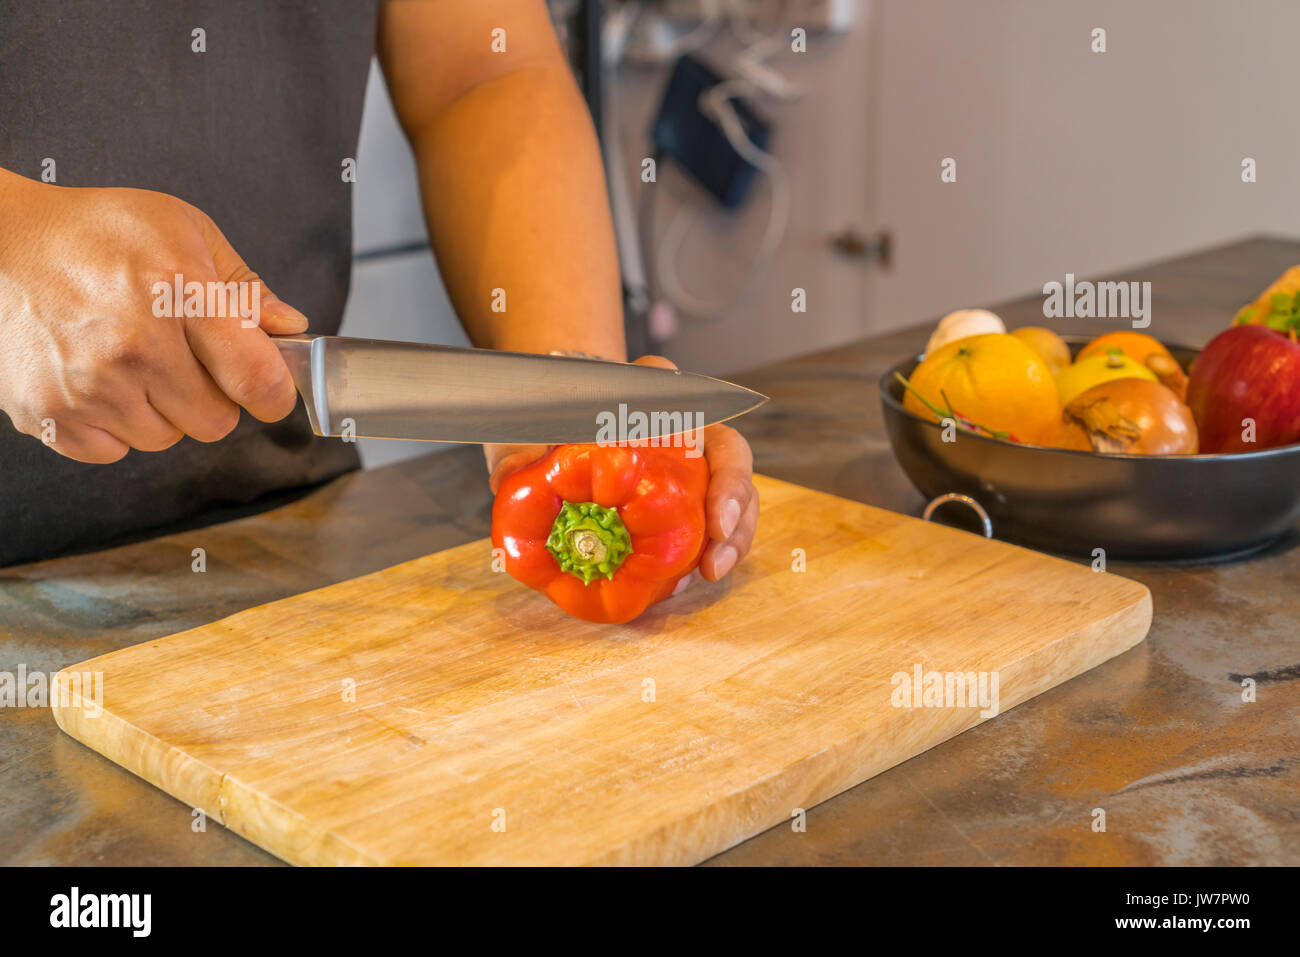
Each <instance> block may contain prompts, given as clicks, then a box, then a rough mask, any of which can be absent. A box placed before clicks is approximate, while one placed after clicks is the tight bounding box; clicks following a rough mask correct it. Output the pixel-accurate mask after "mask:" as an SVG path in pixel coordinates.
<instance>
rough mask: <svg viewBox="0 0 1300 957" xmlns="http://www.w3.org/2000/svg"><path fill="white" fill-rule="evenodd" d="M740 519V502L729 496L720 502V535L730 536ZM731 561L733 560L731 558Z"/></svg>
mask: <svg viewBox="0 0 1300 957" xmlns="http://www.w3.org/2000/svg"><path fill="white" fill-rule="evenodd" d="M739 521H740V503H739V502H737V501H736V500H735V499H734V498H729V499H727V500H726V501H725V502H723V503H722V537H723V538H730V537H731V533H732V532H734V531H735V530H736V523H737V522H739ZM732 561H735V559H734V558H733V559H732Z"/></svg>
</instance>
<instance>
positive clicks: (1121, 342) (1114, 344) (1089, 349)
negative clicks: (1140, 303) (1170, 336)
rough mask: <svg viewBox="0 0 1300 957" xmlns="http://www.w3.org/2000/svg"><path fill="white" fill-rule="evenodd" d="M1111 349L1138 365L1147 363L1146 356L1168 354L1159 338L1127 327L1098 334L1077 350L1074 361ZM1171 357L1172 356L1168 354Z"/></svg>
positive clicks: (1098, 354) (1102, 354)
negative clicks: (1130, 330)
mask: <svg viewBox="0 0 1300 957" xmlns="http://www.w3.org/2000/svg"><path fill="white" fill-rule="evenodd" d="M1111 349H1118V350H1119V351H1120V352H1122V353H1124V355H1126V356H1128V357H1129V358H1130V359H1132V360H1133V361H1134V362H1136V363H1137V364H1138V365H1140V366H1143V365H1146V363H1147V356H1149V355H1153V354H1160V355H1166V356H1168V355H1169V350H1168V349H1166V348H1165V347H1164V345H1163V344H1162V343H1161V342H1160V340H1159V339H1156V338H1154V337H1152V336H1148V335H1146V334H1145V333H1142V332H1129V331H1128V330H1127V329H1124V330H1121V331H1119V332H1108V333H1106V334H1105V335H1104V336H1098V337H1097V338H1096V339H1093V340H1092V342H1090V343H1088V344H1087V345H1086V346H1084V347H1083V348H1082V349H1080V350H1079V354H1078V355H1077V356H1075V357H1074V361H1075V362H1078V361H1079V360H1080V359H1087V358H1088V357H1089V356H1104V355H1106V353H1108V352H1109V351H1110V350H1111ZM1170 358H1171V359H1172V358H1173V356H1170Z"/></svg>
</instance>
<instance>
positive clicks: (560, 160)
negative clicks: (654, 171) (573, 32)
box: [412, 60, 626, 359]
mask: <svg viewBox="0 0 1300 957" xmlns="http://www.w3.org/2000/svg"><path fill="white" fill-rule="evenodd" d="M412 145H413V147H414V149H415V154H416V162H417V166H418V169H419V177H420V191H421V194H422V196H423V197H424V199H423V202H424V214H425V220H426V222H427V223H428V227H429V234H430V237H431V239H432V243H433V247H434V251H435V253H436V255H437V258H438V263H439V267H440V270H441V272H442V275H443V279H444V282H445V284H446V287H447V291H448V293H449V294H450V297H451V301H452V304H453V306H454V307H455V309H456V312H457V314H458V315H459V317H460V320H461V322H462V323H463V324H464V326H465V328H466V331H467V332H468V333H469V335H470V338H471V339H472V340H473V341H474V342H475V344H477V345H480V346H485V347H490V348H494V349H505V350H509V351H514V352H549V351H551V350H553V349H564V350H576V351H581V352H589V353H594V354H597V355H600V356H604V357H607V358H612V359H624V358H626V346H625V344H624V338H623V315H622V294H621V290H620V280H619V270H618V257H617V253H616V248H615V244H614V235H613V227H612V224H611V221H610V213H609V204H608V200H607V197H606V192H605V179H604V171H603V169H602V167H601V161H600V150H599V147H598V144H597V141H596V136H595V131H594V130H593V128H592V124H591V121H590V118H589V117H588V115H587V111H586V107H585V105H584V103H583V101H582V98H581V96H580V95H579V93H578V90H577V88H576V87H575V85H574V83H573V80H572V78H571V77H570V76H569V75H568V72H567V69H566V68H565V66H564V65H563V63H562V61H558V60H556V61H542V62H539V63H537V64H536V65H528V66H524V67H522V68H520V69H518V70H515V71H513V72H510V73H506V74H504V75H502V76H499V77H496V78H494V79H491V80H489V81H487V82H485V83H483V84H481V85H479V86H476V87H474V88H473V89H471V90H470V91H468V92H467V93H466V94H464V95H463V96H461V97H459V98H458V99H457V100H455V101H454V102H453V103H451V104H450V105H449V106H447V107H446V108H445V109H443V110H441V111H439V113H438V114H437V115H436V116H434V117H433V118H431V119H430V120H429V122H428V123H426V124H425V126H424V128H423V129H421V130H419V131H418V132H416V133H415V135H413V136H412Z"/></svg>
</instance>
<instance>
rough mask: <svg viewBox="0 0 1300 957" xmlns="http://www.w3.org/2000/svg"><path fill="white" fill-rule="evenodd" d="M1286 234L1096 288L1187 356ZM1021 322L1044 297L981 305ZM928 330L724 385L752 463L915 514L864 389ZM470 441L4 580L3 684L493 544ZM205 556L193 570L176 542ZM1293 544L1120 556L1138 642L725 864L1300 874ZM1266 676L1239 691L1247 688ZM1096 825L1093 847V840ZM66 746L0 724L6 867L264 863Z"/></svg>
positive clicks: (42, 732)
mask: <svg viewBox="0 0 1300 957" xmlns="http://www.w3.org/2000/svg"><path fill="white" fill-rule="evenodd" d="M1297 262H1300V242H1293V241H1282V240H1276V239H1264V238H1259V239H1250V240H1246V241H1243V242H1239V243H1234V244H1231V245H1227V246H1223V247H1220V248H1218V249H1214V250H1208V251H1205V252H1202V253H1198V254H1195V255H1190V256H1184V257H1180V258H1177V259H1172V260H1167V261H1164V262H1161V263H1156V264H1151V265H1147V266H1142V267H1139V268H1135V269H1130V270H1126V271H1124V272H1123V273H1118V274H1115V275H1112V276H1107V277H1104V278H1109V279H1136V280H1145V281H1150V282H1151V283H1152V295H1153V323H1152V326H1151V328H1150V330H1149V331H1150V332H1152V333H1153V334H1155V335H1157V336H1158V337H1160V338H1163V339H1166V340H1168V341H1175V342H1182V343H1186V344H1189V345H1194V346H1199V345H1202V344H1204V343H1205V342H1206V341H1207V340H1208V339H1209V338H1210V337H1211V336H1213V335H1214V333H1215V332H1217V331H1219V330H1220V329H1222V328H1223V327H1224V326H1226V324H1227V323H1228V321H1229V320H1230V318H1231V316H1232V315H1233V313H1234V311H1235V310H1236V308H1237V307H1239V306H1240V305H1242V304H1243V303H1245V302H1248V301H1250V300H1252V299H1253V298H1254V297H1255V296H1256V295H1258V293H1259V291H1260V290H1261V289H1262V288H1263V287H1264V286H1266V285H1267V284H1268V283H1269V282H1270V281H1272V279H1274V278H1275V277H1276V276H1277V275H1278V274H1280V273H1281V272H1282V271H1283V270H1284V269H1285V268H1287V267H1288V266H1291V265H1294V264H1295V263H1297ZM992 308H994V309H995V311H997V312H998V313H999V314H1000V315H1001V316H1002V317H1003V318H1004V319H1005V320H1006V321H1007V324H1008V325H1009V326H1012V327H1014V326H1019V325H1029V324H1034V325H1049V326H1053V327H1055V328H1057V329H1058V331H1061V332H1063V333H1072V334H1093V333H1100V332H1101V331H1106V330H1108V329H1112V328H1122V327H1123V326H1124V324H1123V323H1122V322H1110V321H1102V320H1082V319H1076V320H1060V321H1056V322H1049V321H1045V320H1044V319H1043V315H1042V297H1041V296H1032V297H1029V298H1026V299H1023V300H1019V301H1016V302H1012V303H1004V304H997V305H994V306H993V307H992ZM929 328H930V326H929V324H927V325H926V326H923V327H916V328H913V329H910V330H907V331H904V332H899V333H895V334H892V335H888V336H882V337H877V338H872V339H868V340H865V341H861V342H857V343H853V344H851V345H847V346H843V347H840V348H836V349H831V350H828V351H825V352H821V353H818V354H815V355H809V356H805V357H801V358H797V359H794V360H790V361H786V362H781V363H779V364H776V365H772V366H769V367H766V368H762V369H758V370H754V371H752V372H749V373H745V374H739V375H736V376H733V377H732V378H733V379H734V380H735V381H737V382H740V383H742V384H744V385H747V386H750V387H752V388H755V389H758V390H759V391H762V392H764V393H766V394H767V395H769V396H771V397H772V400H773V401H772V402H770V403H769V404H768V405H767V406H765V407H764V408H763V409H761V410H760V411H759V412H757V413H754V414H752V415H750V416H746V417H745V418H744V419H742V420H740V421H739V423H738V425H739V428H740V429H741V431H743V432H744V433H745V434H746V436H747V437H748V438H749V439H750V441H751V443H752V444H753V447H754V453H755V461H756V468H757V469H758V470H759V471H762V472H765V473H767V474H769V475H772V476H775V477H777V478H781V479H785V480H788V481H792V482H798V483H800V484H802V485H806V486H809V487H811V488H816V489H821V490H823V491H827V492H832V493H834V494H837V495H842V496H845V497H847V498H852V499H857V500H859V501H863V502H867V503H869V504H872V505H877V506H881V507H884V508H890V509H895V510H897V511H902V512H906V513H910V514H919V512H920V509H921V507H922V505H923V501H922V498H921V496H920V494H919V493H917V492H916V491H915V490H914V489H913V488H912V486H911V485H910V483H909V482H908V481H907V479H906V477H905V476H904V475H903V473H902V471H901V470H900V468H899V467H898V465H897V463H896V462H895V461H894V457H893V454H892V453H891V451H890V449H889V443H888V440H887V439H886V436H885V431H884V427H883V424H882V421H881V410H880V403H879V399H878V393H877V386H876V383H877V379H878V378H879V377H880V375H881V374H882V373H883V372H884V371H885V369H886V368H887V367H888V366H889V365H890V364H892V363H893V362H895V361H897V360H898V359H899V358H901V357H903V356H906V355H908V354H910V353H915V352H917V351H919V350H920V348H921V347H922V346H923V345H924V342H925V339H926V337H927V336H928V333H929ZM490 505H491V497H490V495H489V493H488V489H487V486H486V482H485V470H484V467H483V461H482V456H481V453H480V452H479V451H478V449H476V448H462V449H456V450H452V451H446V452H438V453H434V454H431V455H427V456H424V457H422V458H419V459H415V460H411V461H408V462H404V463H401V464H399V465H395V466H391V467H388V468H383V469H377V470H374V471H370V472H357V473H352V474H349V475H346V476H344V477H342V478H340V479H338V480H336V481H334V482H332V483H330V484H328V485H326V486H324V487H322V488H320V489H317V490H316V491H314V492H312V493H311V494H309V495H307V496H306V497H304V498H302V499H300V500H298V501H296V502H294V503H293V504H290V505H287V506H283V507H281V508H278V509H275V510H274V511H271V512H267V513H263V514H259V515H253V516H250V517H246V518H242V519H239V520H237V521H233V522H228V523H226V524H222V525H217V526H211V527H208V528H204V529H200V530H196V531H190V532H185V533H181V534H176V535H170V536H165V537H161V538H157V539H153V540H149V541H144V542H139V543H135V544H131V545H126V546H123V547H119V548H115V549H111V550H108V551H102V552H98V553H94V554H87V555H76V556H69V557H64V558H60V559H55V560H51V561H46V562H40V563H35V564H30V565H22V566H16V567H11V568H6V569H0V671H11V672H12V671H16V670H17V668H18V666H19V665H20V664H21V665H23V666H25V668H26V669H27V671H28V672H33V671H45V672H53V671H57V670H59V669H61V668H63V667H66V666H68V665H71V664H75V663H77V662H79V661H83V660H85V659H87V658H90V657H93V656H95V655H100V654H103V653H105V652H108V651H112V650H114V649H117V648H122V647H126V646H128V645H131V644H135V643H137V642H141V641H145V640H148V639H152V638H157V637H161V636H164V635H168V634H172V633H174V632H178V631H183V630H185V629H188V628H193V627H196V626H198V625H202V624H205V623H207V622H211V621H214V620H216V619H218V618H221V617H224V616H226V615H229V614H232V613H234V612H237V611H240V610H242V609H244V608H248V607H250V606H252V605H257V604H261V603H264V602H269V601H274V600H276V599H278V598H283V597H286V596H288V595H293V594H296V593H299V592H302V591H306V590H309V589H313V588H319V587H322V586H324V585H328V584H331V583H333V582H337V581H342V580H344V579H347V578H352V577H355V576H357V575H362V574H365V573H367V572H370V571H374V570H376V569H380V568H384V567H387V566H389V565H394V564H397V563H399V562H403V561H406V560H408V559H411V558H415V557H418V556H420V555H424V554H427V553H429V552H432V551H436V550H438V549H443V548H448V547H451V546H453V545H458V544H461V543H463V542H467V541H470V540H473V539H475V538H480V537H483V536H484V535H486V534H487V531H488V527H489V515H490ZM196 545H202V546H203V547H204V548H205V549H206V550H207V555H208V569H207V573H206V574H204V575H194V574H192V573H191V572H190V561H191V559H190V551H191V549H192V548H194V547H195V546H196ZM1297 545H1300V530H1293V531H1292V532H1291V533H1290V534H1289V535H1287V536H1286V537H1284V538H1283V539H1282V540H1281V541H1279V542H1277V543H1275V544H1274V545H1272V546H1271V547H1269V548H1268V549H1266V550H1265V551H1263V552H1261V553H1258V554H1256V555H1254V556H1252V557H1250V558H1249V559H1246V560H1242V561H1237V562H1233V563H1228V564H1219V565H1192V566H1177V565H1140V566H1139V565H1124V564H1121V563H1118V562H1114V563H1112V564H1111V566H1110V568H1109V570H1110V571H1112V572H1114V573H1117V574H1121V575H1126V576H1128V577H1131V578H1135V579H1137V580H1139V581H1141V582H1143V583H1144V584H1146V585H1147V586H1148V587H1149V588H1150V589H1151V592H1152V595H1153V598H1154V603H1155V619H1154V623H1153V625H1152V628H1151V633H1150V635H1149V637H1148V639H1147V640H1146V641H1145V642H1143V643H1142V644H1140V645H1139V646H1138V647H1136V648H1134V649H1133V650H1131V651H1129V652H1127V653H1125V654H1123V655H1120V656H1119V657H1117V658H1114V659H1112V660H1111V661H1108V662H1106V663H1105V664H1103V665H1101V666H1100V667H1098V668H1096V669H1094V670H1092V671H1090V672H1088V673H1086V674H1084V675H1082V676H1080V677H1079V678H1077V679H1075V680H1073V681H1070V682H1067V683H1066V684H1064V685H1062V686H1060V687H1057V688H1054V689H1052V690H1051V691H1048V692H1046V693H1044V694H1042V695H1040V696H1038V697H1036V698H1033V699H1031V700H1030V701H1028V702H1026V703H1024V704H1022V705H1020V706H1019V707H1017V708H1015V709H1013V710H1011V711H1009V712H1007V713H1006V714H1003V715H1000V716H999V717H998V718H997V720H995V721H990V722H987V723H985V724H982V725H980V726H979V727H977V728H975V729H973V730H971V731H968V732H966V733H965V734H962V735H959V736H958V737H956V738H954V739H952V740H950V741H948V742H945V743H944V744H942V745H940V746H938V747H936V748H933V749H931V750H930V751H927V752H925V753H924V754H922V755H920V756H918V757H916V758H913V759H912V760H910V761H907V762H906V763H904V764H902V765H899V766H898V767H895V768H893V769H891V770H889V771H887V772H885V773H883V774H880V775H878V776H877V777H874V778H872V779H870V780H868V781H866V782H864V783H863V784H860V785H858V786H857V787H855V788H853V789H851V790H849V791H846V792H844V793H843V794H841V795H839V796H838V797H835V798H833V799H831V800H829V801H827V802H825V803H823V804H821V805H819V806H817V807H816V808H814V809H812V810H810V811H809V813H808V817H807V831H806V832H805V833H794V832H792V831H791V830H790V829H789V828H786V827H777V828H774V829H772V830H770V831H767V832H765V833H763V834H760V835H759V836H757V837H755V838H752V839H751V840H749V841H746V842H745V843H743V844H741V845H739V846H737V847H735V848H733V849H731V850H730V851H727V852H726V853H724V854H721V855H719V856H718V857H715V858H714V859H713V860H712V861H711V863H717V864H1292V865H1294V864H1297V863H1300V815H1297V807H1298V806H1300V773H1298V770H1297V762H1298V761H1300V758H1298V757H1297V756H1298V755H1300V707H1297V705H1298V704H1300V697H1298V696H1297V684H1296V682H1297V679H1300V664H1298V663H1300V549H1297ZM1242 676H1252V677H1254V678H1255V680H1256V683H1257V700H1256V701H1255V702H1253V703H1246V702H1243V701H1242V688H1241V677H1242ZM1099 807H1100V808H1104V809H1105V810H1106V820H1107V829H1106V831H1105V833H1096V832H1094V831H1093V830H1092V827H1091V825H1092V821H1093V810H1094V809H1095V808H1099ZM192 821H193V819H192V817H191V813H190V808H189V807H187V806H185V805H184V804H182V803H181V802H179V801H176V800H173V799H172V798H171V797H169V796H167V795H166V794H164V793H163V792H162V791H159V790H157V789H155V788H154V787H152V786H150V785H148V784H146V783H144V782H143V781H141V780H140V779H138V778H136V777H134V776H133V775H131V774H130V773H129V772H127V771H124V770H122V769H121V768H119V767H117V766H116V765H114V764H112V763H111V762H109V761H107V760H106V759H104V758H102V757H100V756H99V755H98V754H95V753H94V752H92V751H90V750H88V749H86V748H84V747H83V746H81V745H80V744H78V743H77V742H75V741H73V740H72V739H71V738H69V737H67V736H66V735H64V734H63V733H62V732H60V731H59V730H58V728H57V727H56V726H55V724H54V720H53V717H52V716H51V714H50V713H49V711H48V710H47V709H41V708H37V709H26V708H22V709H18V708H14V709H10V708H6V709H3V710H0V863H6V864H267V863H277V861H276V859H275V858H273V857H272V856H270V855H268V854H266V853H265V852H263V851H261V850H260V849H258V848H257V847H255V846H253V845H252V844H249V843H247V842H246V841H244V840H243V839H242V838H240V837H237V836H236V835H235V834H233V833H231V832H229V831H227V830H225V829H224V828H222V827H221V826H220V825H217V824H215V823H213V824H211V825H210V826H209V827H207V829H206V830H205V831H203V832H201V833H196V832H194V831H193V830H192V828H191V824H192Z"/></svg>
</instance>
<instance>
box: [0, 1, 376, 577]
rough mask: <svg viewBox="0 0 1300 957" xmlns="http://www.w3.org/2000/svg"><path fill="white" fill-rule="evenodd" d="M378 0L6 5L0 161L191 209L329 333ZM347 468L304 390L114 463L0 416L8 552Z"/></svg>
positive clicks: (202, 520) (0, 51)
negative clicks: (287, 411)
mask: <svg viewBox="0 0 1300 957" xmlns="http://www.w3.org/2000/svg"><path fill="white" fill-rule="evenodd" d="M377 4H378V0H336V2H330V0H274V2H271V0H209V2H202V0H169V2H166V3H159V2H157V0H113V2H104V0H40V2H32V0H0V167H3V168H5V169H8V170H11V171H13V172H15V173H19V174H21V175H23V176H27V177H30V178H33V179H39V178H40V177H41V173H42V170H43V169H44V168H47V167H48V164H46V163H45V161H46V160H47V159H50V160H53V161H54V164H55V165H54V169H55V171H56V177H57V178H56V182H57V183H58V185H60V186H134V187H140V188H144V189H153V190H160V191H162V192H166V193H171V194H173V195H175V196H178V197H180V198H181V199H184V200H186V201H188V202H190V203H193V204H194V205H195V206H197V207H199V208H200V209H202V210H204V211H205V212H206V213H208V214H209V215H210V216H211V217H212V218H213V220H215V221H216V223H217V225H218V226H219V227H220V228H221V230H222V231H223V232H224V233H225V235H226V237H227V238H228V239H229V240H230V243H231V245H233V246H234V248H235V249H236V250H237V251H238V252H239V253H240V255H241V256H242V257H243V258H244V261H245V262H247V263H248V264H249V266H250V267H251V268H252V269H254V270H255V271H256V272H258V273H259V274H260V275H261V277H262V279H263V280H265V282H266V284H267V286H268V287H269V288H270V289H272V290H274V291H275V293H276V294H277V295H279V296H280V297H281V298H282V299H284V300H285V301H286V302H289V303H291V304H292V305H294V306H296V307H297V308H298V309H300V310H302V312H303V313H305V314H306V315H307V317H308V318H309V319H310V320H311V327H310V330H309V331H310V332H314V333H324V334H330V333H334V332H337V330H338V325H339V321H340V318H341V315H342V312H343V305H344V301H345V300H346V298H347V291H348V277H349V273H350V269H351V260H352V253H351V248H352V193H351V189H352V187H351V185H350V184H349V183H347V182H344V180H343V178H342V176H341V175H340V174H341V172H342V163H343V160H344V159H345V158H348V157H355V156H356V146H357V131H358V128H359V124H360V119H361V106H362V100H363V97H364V93H365V84H366V75H367V70H368V66H369V62H370V58H371V55H372V53H373V50H374V41H375V28H376V19H377V16H378V13H377ZM196 30H202V31H203V34H202V42H203V45H204V46H205V47H206V49H205V52H195V49H194V47H195V46H196V45H197V41H196V36H195V32H194V31H196ZM5 228H6V227H5V224H4V223H3V222H0V230H3V229H5ZM0 321H3V317H0ZM357 465H358V460H357V456H356V452H355V447H354V446H352V445H350V444H345V443H342V442H340V441H339V440H337V439H321V438H317V437H315V436H313V435H312V433H311V429H310V427H309V426H308V424H307V417H306V415H305V413H304V412H303V409H302V405H301V403H300V404H299V406H298V408H297V409H296V410H295V412H294V414H293V415H291V416H290V417H289V418H287V419H285V420H283V421H282V422H278V423H274V424H264V423H261V422H258V421H257V420H256V419H253V418H252V417H251V416H249V415H248V414H247V413H245V414H244V415H243V417H242V419H241V421H240V423H239V426H238V427H237V428H236V429H235V431H234V432H232V433H231V434H230V435H229V436H227V437H226V438H225V439H223V440H221V441H220V442H216V443H213V444H209V445H205V444H202V443H199V442H195V441H194V440H192V439H188V438H186V439H182V440H181V441H180V442H179V443H177V444H176V445H175V446H173V447H172V448H170V449H168V450H167V451H165V452H138V451H132V452H130V453H128V454H127V456H126V457H125V458H124V459H122V460H121V461H119V462H116V463H114V464H112V465H87V464H82V463H79V462H74V461H72V460H70V459H67V458H64V457H63V456H61V455H58V454H57V453H55V452H53V451H52V450H50V449H48V448H46V447H45V446H44V445H42V444H41V442H40V441H38V440H37V439H35V438H31V437H29V436H26V435H22V434H20V433H18V432H17V431H15V430H14V428H13V426H12V425H11V424H10V422H9V419H8V417H7V416H5V415H4V414H3V413H0V566H3V565H11V564H14V563H17V562H23V561H31V560H35V559H39V558H45V557H50V556H53V555H56V554H59V553H62V552H66V551H75V550H85V549H92V548H97V547H101V546H103V545H105V544H108V543H111V542H114V541H119V540H122V539H125V538H132V537H140V536H142V535H144V534H148V533H154V532H160V531H163V530H166V529H175V528H179V527H185V526H195V525H202V524H208V523H210V522H212V521H216V520H220V519H223V518H227V517H230V516H231V515H233V514H238V513H240V512H243V511H248V510H253V509H257V508H265V507H269V506H270V505H273V504H276V503H278V502H280V501H284V500H285V499H286V498H288V497H292V494H293V493H292V492H290V491H289V490H300V489H302V488H304V487H307V486H311V485H313V484H316V483H320V482H323V481H325V480H327V479H329V478H332V477H333V476H336V475H338V474H340V473H342V472H345V471H347V470H349V469H353V468H356V467H357Z"/></svg>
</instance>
